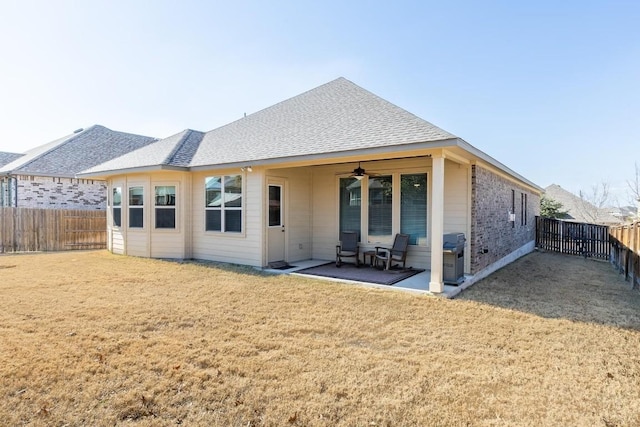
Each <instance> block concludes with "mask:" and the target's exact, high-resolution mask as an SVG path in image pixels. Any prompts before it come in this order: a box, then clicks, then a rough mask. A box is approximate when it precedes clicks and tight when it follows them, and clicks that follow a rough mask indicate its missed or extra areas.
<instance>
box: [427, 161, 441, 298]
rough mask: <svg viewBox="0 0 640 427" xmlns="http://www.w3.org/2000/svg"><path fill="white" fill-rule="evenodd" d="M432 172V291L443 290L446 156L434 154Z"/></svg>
mask: <svg viewBox="0 0 640 427" xmlns="http://www.w3.org/2000/svg"><path fill="white" fill-rule="evenodd" d="M431 160H432V172H431V281H430V282H429V290H430V291H431V292H437V293H440V292H443V291H444V284H443V283H442V260H443V259H442V234H443V233H444V157H443V156H442V155H441V154H439V155H433V156H432V157H431Z"/></svg>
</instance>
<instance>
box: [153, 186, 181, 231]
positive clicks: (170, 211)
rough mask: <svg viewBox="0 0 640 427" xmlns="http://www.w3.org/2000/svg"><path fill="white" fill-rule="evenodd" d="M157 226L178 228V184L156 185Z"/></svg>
mask: <svg viewBox="0 0 640 427" xmlns="http://www.w3.org/2000/svg"><path fill="white" fill-rule="evenodd" d="M155 227H156V228H176V186H175V185H157V186H156V187H155Z"/></svg>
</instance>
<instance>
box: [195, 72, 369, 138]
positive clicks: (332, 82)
mask: <svg viewBox="0 0 640 427" xmlns="http://www.w3.org/2000/svg"><path fill="white" fill-rule="evenodd" d="M339 81H346V82H349V83H351V84H352V85H354V86H358V85H357V84H355V83H353V82H352V81H350V80H348V79H346V78H344V77H338V78H336V79H333V80H331V81H330V82H327V83H323V84H321V85H320V86H316V87H313V88H311V89H307V90H305V91H304V92H301V93H298V94H296V95H293V96H290V97H289V98H286V99H283V100H282V101H280V102H276V103H275V104H271V105H268V106H266V107H264V108H261V109H259V110H258V111H254V112H253V113H249V114H246V113H245V115H244V117H240V118H239V119H236V120H233V121H231V122H229V123H225V124H223V125H222V126H218V127H215V128H213V129H209V130H208V131H205V132H204V133H209V132H213V131H215V130H218V129H222V128H225V127H227V126H231V125H233V124H235V123H237V122H239V121H241V120H246V119H248V118H251V117H252V116H255V115H257V114H259V113H261V112H263V111H265V110H269V109H272V108H275V107H277V106H279V105H281V104H284V103H285V102H288V101H290V100H292V99H294V98H299V97H302V96H303V95H306V94H307V93H309V92H314V91H317V90H319V89H320V88H323V87H325V86H328V85H331V84H336V83H337V82H339ZM358 87H360V86H358ZM361 89H362V88H361Z"/></svg>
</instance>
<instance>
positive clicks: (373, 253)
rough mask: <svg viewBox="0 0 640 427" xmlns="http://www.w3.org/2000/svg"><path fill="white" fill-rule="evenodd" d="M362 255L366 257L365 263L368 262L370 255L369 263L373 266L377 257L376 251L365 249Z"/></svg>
mask: <svg viewBox="0 0 640 427" xmlns="http://www.w3.org/2000/svg"><path fill="white" fill-rule="evenodd" d="M362 255H363V257H364V263H365V264H366V263H367V257H369V265H370V266H371V267H373V260H375V258H376V251H364V252H363V253H362Z"/></svg>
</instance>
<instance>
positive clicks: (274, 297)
mask: <svg viewBox="0 0 640 427" xmlns="http://www.w3.org/2000/svg"><path fill="white" fill-rule="evenodd" d="M0 424H2V425H7V426H20V425H29V426H85V425H86V426H102V425H105V426H106V425H135V426H169V425H179V424H182V425H189V426H191V425H197V426H199V425H203V426H209V425H212V426H263V425H265V426H288V425H291V426H336V425H337V426H416V425H421V426H429V425H434V426H445V425H446V426H449V425H453V426H459V425H468V426H503V425H510V426H520V425H523V426H524V425H526V426H558V425H572V426H579V425H585V426H598V425H600V426H632V425H640V293H638V292H637V291H632V290H630V289H629V288H628V285H627V283H625V282H624V281H623V280H622V279H621V278H620V277H618V276H617V275H616V274H615V273H614V272H613V270H612V268H611V267H610V266H609V265H608V264H606V263H603V262H597V261H590V260H584V259H582V258H573V257H565V256H561V255H554V254H545V253H534V254H531V255H528V256H526V257H524V258H523V259H521V260H519V261H517V262H516V263H514V264H512V265H510V266H508V267H506V268H504V269H502V270H500V271H499V272H497V273H496V274H494V275H492V276H491V277H490V278H488V279H486V280H484V281H483V282H480V283H478V284H476V285H475V286H474V287H473V288H471V289H469V290H468V291H466V292H464V293H463V294H462V296H461V297H460V298H458V299H456V300H445V299H441V298H433V297H427V296H416V295H414V294H408V293H403V292H393V291H386V290H378V289H371V288H365V287H360V286H354V285H346V284H336V283H331V282H326V281H316V280H307V279H301V278H299V277H291V276H268V275H263V274H261V273H259V272H256V271H254V270H252V269H248V268H240V267H236V268H233V267H229V266H226V267H225V266H216V265H213V264H209V265H198V264H195V263H174V262H167V261H159V260H149V259H139V258H129V257H123V256H116V255H112V254H109V253H108V252H105V251H95V252H68V253H55V254H35V255H5V256H0Z"/></svg>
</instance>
